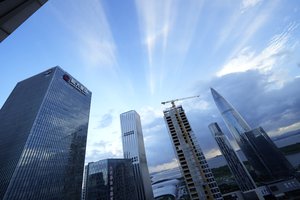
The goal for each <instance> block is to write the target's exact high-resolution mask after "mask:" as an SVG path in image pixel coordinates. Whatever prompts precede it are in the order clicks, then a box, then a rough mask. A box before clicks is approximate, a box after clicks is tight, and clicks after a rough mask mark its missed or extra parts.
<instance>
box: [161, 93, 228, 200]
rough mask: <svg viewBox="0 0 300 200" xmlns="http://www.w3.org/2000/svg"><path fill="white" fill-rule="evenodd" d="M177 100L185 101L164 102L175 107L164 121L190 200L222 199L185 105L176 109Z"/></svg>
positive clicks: (165, 111) (167, 113)
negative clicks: (187, 115) (189, 120)
mask: <svg viewBox="0 0 300 200" xmlns="http://www.w3.org/2000/svg"><path fill="white" fill-rule="evenodd" d="M184 99H186V98H184ZM177 100H183V99H176V100H172V101H168V102H162V104H166V103H171V104H172V107H170V108H168V109H166V110H164V119H165V122H166V125H167V127H168V131H169V134H170V137H171V140H172V143H173V147H174V151H175V154H176V156H177V158H178V161H179V164H180V168H181V172H182V175H183V177H184V179H185V183H186V186H187V189H188V192H189V195H190V199H191V200H199V199H207V200H213V199H216V200H221V199H223V198H222V195H221V193H220V190H219V187H218V185H217V183H216V181H215V179H214V176H213V174H212V172H211V169H210V168H209V166H208V164H207V161H206V159H205V157H204V154H203V152H202V150H201V148H200V146H199V145H198V142H197V141H196V138H195V135H194V133H193V131H192V128H191V126H190V123H189V122H188V119H187V117H186V115H185V112H184V110H183V108H182V106H175V104H174V101H177Z"/></svg>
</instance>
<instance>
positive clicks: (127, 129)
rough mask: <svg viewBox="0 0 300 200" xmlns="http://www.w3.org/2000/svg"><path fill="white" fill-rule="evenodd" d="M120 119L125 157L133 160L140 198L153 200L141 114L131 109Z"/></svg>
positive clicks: (140, 199)
mask: <svg viewBox="0 0 300 200" xmlns="http://www.w3.org/2000/svg"><path fill="white" fill-rule="evenodd" d="M120 120H121V132H122V143H123V153H124V158H129V159H131V160H132V164H133V169H134V178H135V185H136V189H137V193H138V200H153V191H152V187H151V181H150V175H149V170H148V165H147V159H146V152H145V145H144V138H143V132H142V125H141V120H140V116H139V114H138V113H137V112H136V111H134V110H131V111H128V112H125V113H122V114H121V115H120Z"/></svg>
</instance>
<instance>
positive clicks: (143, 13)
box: [135, 0, 174, 94]
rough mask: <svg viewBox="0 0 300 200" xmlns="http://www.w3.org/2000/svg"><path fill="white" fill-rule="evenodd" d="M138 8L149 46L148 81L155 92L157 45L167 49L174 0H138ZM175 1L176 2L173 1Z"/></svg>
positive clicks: (147, 45)
mask: <svg viewBox="0 0 300 200" xmlns="http://www.w3.org/2000/svg"><path fill="white" fill-rule="evenodd" d="M135 2H136V8H137V12H138V17H139V22H140V30H141V34H142V38H143V39H142V40H143V43H144V44H145V45H146V47H147V53H148V63H149V64H148V70H147V72H146V73H147V74H148V76H147V77H148V82H149V87H150V91H151V93H152V94H153V93H154V90H155V87H156V86H155V84H156V81H155V71H156V70H157V69H156V68H155V66H154V63H153V57H154V50H155V48H156V47H157V45H161V44H162V47H163V50H162V51H163V52H164V51H165V49H166V46H167V42H168V34H169V31H170V28H171V26H172V22H171V16H172V13H171V12H172V11H174V9H173V8H172V5H173V4H172V1H171V0H166V1H143V0H136V1H135ZM173 3H174V2H173Z"/></svg>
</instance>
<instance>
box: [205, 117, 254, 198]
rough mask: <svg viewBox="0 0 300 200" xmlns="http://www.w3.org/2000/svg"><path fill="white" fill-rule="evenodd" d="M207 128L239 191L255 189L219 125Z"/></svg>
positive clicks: (213, 124) (215, 124)
mask: <svg viewBox="0 0 300 200" xmlns="http://www.w3.org/2000/svg"><path fill="white" fill-rule="evenodd" d="M208 127H209V130H210V132H211V133H212V135H213V137H214V138H215V140H216V142H217V144H218V146H219V148H220V150H221V152H222V154H223V156H224V157H225V159H226V162H227V164H228V167H229V169H230V171H231V173H232V174H233V176H234V178H235V180H236V182H237V184H238V186H239V188H240V189H241V191H243V192H245V191H248V190H252V189H255V188H256V185H255V183H254V181H253V180H252V178H251V176H250V174H249V173H248V171H247V169H246V167H245V166H244V164H243V162H242V161H241V160H240V158H239V157H238V155H237V154H236V153H235V151H234V149H233V148H232V146H231V144H230V143H229V140H228V139H227V137H226V136H225V135H224V133H223V132H222V130H221V128H220V127H219V125H218V124H217V123H212V124H210V125H209V126H208Z"/></svg>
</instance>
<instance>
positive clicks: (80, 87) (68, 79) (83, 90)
mask: <svg viewBox="0 0 300 200" xmlns="http://www.w3.org/2000/svg"><path fill="white" fill-rule="evenodd" d="M63 79H64V80H65V81H66V82H68V83H69V84H70V85H71V86H73V87H74V88H75V89H76V90H78V91H79V92H81V93H83V94H87V93H88V90H87V89H86V88H85V87H84V86H83V85H81V84H80V83H78V82H77V81H76V80H75V79H74V78H72V77H70V76H69V75H67V74H65V75H63Z"/></svg>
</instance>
